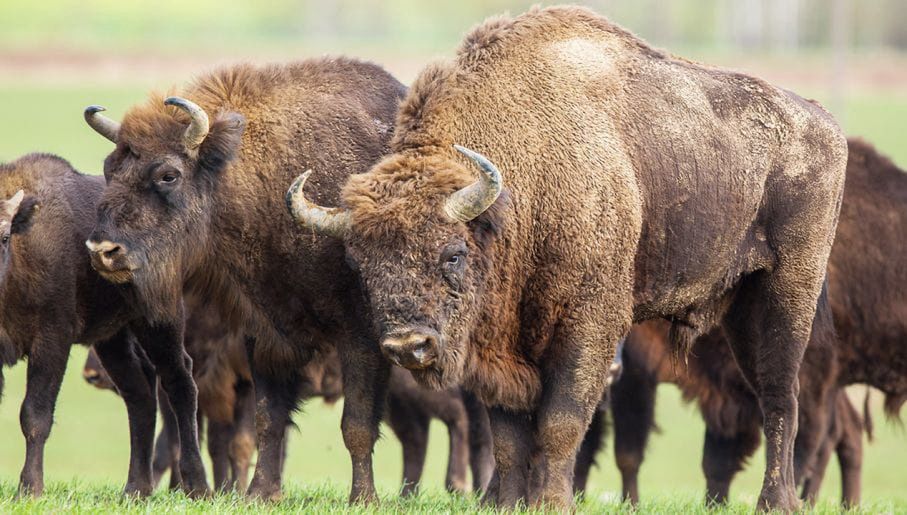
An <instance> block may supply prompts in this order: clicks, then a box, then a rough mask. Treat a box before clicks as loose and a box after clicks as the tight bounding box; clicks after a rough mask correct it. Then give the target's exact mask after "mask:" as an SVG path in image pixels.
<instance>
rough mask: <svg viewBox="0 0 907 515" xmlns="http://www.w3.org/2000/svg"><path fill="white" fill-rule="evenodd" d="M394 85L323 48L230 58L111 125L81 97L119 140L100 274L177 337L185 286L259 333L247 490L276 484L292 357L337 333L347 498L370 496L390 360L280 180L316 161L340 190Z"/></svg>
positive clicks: (98, 248) (390, 106)
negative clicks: (298, 218) (272, 58)
mask: <svg viewBox="0 0 907 515" xmlns="http://www.w3.org/2000/svg"><path fill="white" fill-rule="evenodd" d="M404 92H405V88H404V87H403V86H402V85H401V84H400V83H399V82H397V81H396V80H395V79H394V78H393V77H391V76H390V75H389V74H388V73H386V72H385V71H384V70H382V69H381V68H380V67H378V66H376V65H373V64H369V63H363V62H359V61H354V60H350V59H344V58H333V59H330V58H324V59H315V60H308V61H301V62H297V63H293V64H287V65H270V66H263V67H255V66H250V65H239V66H233V67H229V68H225V69H222V70H219V71H217V72H214V73H211V74H208V75H204V76H201V77H200V78H198V79H197V80H196V81H195V82H194V83H193V84H191V85H189V86H188V87H186V88H185V89H183V90H182V92H180V93H179V94H180V95H182V96H180V97H176V96H174V97H170V98H167V99H165V98H163V97H160V96H157V95H151V97H150V99H149V101H148V102H147V103H146V104H144V105H141V106H138V107H135V108H133V109H132V110H130V111H129V112H128V113H127V114H126V116H125V117H124V118H123V120H122V122H121V123H118V122H115V121H113V120H110V119H108V118H104V117H102V116H101V115H100V114H99V113H98V112H97V109H92V108H89V113H88V115H89V117H90V119H91V120H92V123H93V126H94V127H95V128H97V129H98V132H100V133H101V134H102V135H104V136H105V137H107V138H108V139H110V140H111V141H113V142H115V143H116V149H115V150H114V151H113V152H112V153H111V154H110V155H109V156H108V157H107V160H106V161H105V165H104V175H105V177H106V179H107V188H106V190H105V191H104V196H103V198H102V200H101V202H100V205H99V207H98V212H97V225H96V227H95V231H94V232H93V233H92V234H91V237H90V238H89V246H90V247H91V248H92V249H93V250H94V252H95V256H96V257H97V259H96V261H97V266H98V269H99V271H100V272H101V274H102V275H104V277H106V278H108V279H109V280H111V281H113V282H117V283H129V284H131V285H132V287H133V288H134V289H135V290H136V293H137V297H138V298H139V299H141V301H142V302H143V307H144V313H145V316H146V317H147V318H148V319H149V320H150V321H152V323H153V325H154V326H155V327H157V328H159V332H161V333H164V334H166V335H177V336H178V335H179V334H180V332H181V327H182V324H183V309H182V296H183V292H184V290H185V291H188V292H190V293H192V292H194V293H195V294H198V295H200V296H201V297H203V298H206V299H208V300H209V301H210V302H211V303H212V306H213V308H214V309H217V310H218V311H219V313H220V314H221V316H222V317H223V319H224V321H225V322H224V323H225V324H226V325H227V326H228V327H230V328H231V329H233V330H236V331H238V332H241V333H242V334H251V335H255V336H256V341H255V342H254V343H253V344H250V349H251V350H253V352H252V354H253V356H252V361H251V363H250V365H251V367H252V372H253V381H254V385H255V395H256V406H257V414H256V420H257V435H258V442H257V443H258V451H259V459H258V464H257V467H256V470H255V474H254V476H253V478H252V483H251V485H250V487H249V492H250V494H252V495H255V496H259V497H265V498H276V497H278V496H279V495H280V469H281V467H280V464H281V456H282V452H281V449H282V447H283V443H282V442H283V439H284V433H285V430H284V429H285V427H286V426H287V424H288V423H289V422H290V419H289V416H290V412H291V411H292V410H293V409H294V408H295V407H296V405H297V400H298V399H299V393H300V388H301V371H302V367H303V365H304V364H305V363H306V361H307V360H308V359H309V357H310V356H311V354H312V353H313V351H316V350H317V349H319V348H322V347H323V346H325V345H328V344H329V343H333V344H336V345H337V346H338V352H339V354H340V357H341V360H342V362H343V368H344V371H345V372H346V373H345V374H344V377H345V378H346V380H345V381H344V396H345V398H346V402H345V403H344V412H343V422H342V431H343V439H344V442H345V444H346V446H347V448H348V449H349V452H350V455H351V458H352V462H353V485H352V493H351V500H358V499H370V498H373V497H375V490H374V479H373V476H372V465H371V455H372V447H373V444H374V441H375V439H376V438H377V436H378V423H379V421H380V418H381V406H382V405H383V402H384V394H385V389H386V383H387V375H388V364H387V363H386V361H385V360H384V358H383V357H382V356H381V353H380V351H379V350H378V346H377V342H376V341H375V336H374V335H373V332H372V324H371V321H370V319H369V315H368V312H367V309H365V308H366V306H365V305H364V303H363V294H362V291H361V290H360V289H359V281H358V277H357V276H356V274H354V273H353V272H352V271H351V270H350V268H349V267H348V266H347V264H346V261H345V260H344V258H343V255H344V251H343V247H342V245H341V244H339V243H338V242H336V241H334V240H333V239H331V238H324V237H318V236H315V235H313V234H311V233H304V232H301V231H299V230H298V227H297V226H296V224H295V223H294V222H293V220H292V218H291V217H290V216H289V215H288V214H287V212H286V210H285V209H284V191H285V190H286V187H287V185H288V184H289V183H290V182H291V180H292V177H293V176H294V175H295V174H296V173H298V171H300V170H305V169H306V168H307V167H317V168H318V169H322V168H324V169H325V170H326V173H324V174H323V175H321V176H320V180H321V183H320V186H321V190H322V191H323V194H324V196H323V197H322V198H321V200H323V201H326V202H332V201H336V199H337V198H338V193H339V189H340V186H341V185H342V184H343V182H344V181H345V180H346V178H347V177H348V176H349V174H351V173H355V172H357V171H365V170H366V169H368V167H369V166H371V165H372V164H373V163H375V162H376V161H377V160H378V158H379V157H381V156H382V155H383V154H384V153H385V152H386V151H387V149H388V143H389V140H390V127H391V126H392V123H393V117H394V113H395V111H396V108H397V105H398V103H399V101H400V99H401V98H402V96H403V94H404ZM191 388H192V387H191V385H185V386H184V389H183V391H185V392H186V393H185V394H181V396H178V397H177V398H176V399H174V395H169V397H170V401H171V404H172V405H173V408H174V411H175V412H176V413H177V418H178V419H179V420H185V419H186V417H188V416H190V415H191V416H192V417H193V419H194V416H195V403H194V402H192V400H191V398H192V391H191V390H190V389H191ZM168 394H170V392H169V391H168ZM190 429H192V428H190ZM185 430H186V429H185V428H184V427H183V426H182V425H181V426H180V428H179V431H180V434H181V435H183V434H184V432H185ZM181 465H182V460H181ZM183 479H184V480H185V479H186V476H185V474H183Z"/></svg>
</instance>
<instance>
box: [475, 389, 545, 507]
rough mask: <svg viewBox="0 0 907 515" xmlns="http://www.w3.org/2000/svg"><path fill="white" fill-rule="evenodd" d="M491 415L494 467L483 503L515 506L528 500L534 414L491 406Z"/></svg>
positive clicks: (489, 409) (489, 411)
mask: <svg viewBox="0 0 907 515" xmlns="http://www.w3.org/2000/svg"><path fill="white" fill-rule="evenodd" d="M488 418H489V420H490V422H491V434H492V435H493V437H494V444H493V448H494V461H495V468H494V473H493V474H492V476H491V481H490V482H489V483H488V488H487V489H486V490H485V495H484V497H483V498H482V502H483V503H484V504H486V505H493V506H496V507H498V508H515V507H516V506H517V504H518V503H520V502H521V501H525V500H526V497H527V495H528V491H529V486H530V485H529V482H530V475H529V472H530V471H529V462H530V456H531V454H532V452H533V446H532V417H531V416H529V414H526V413H514V412H511V411H508V410H505V409H503V408H500V407H490V408H488Z"/></svg>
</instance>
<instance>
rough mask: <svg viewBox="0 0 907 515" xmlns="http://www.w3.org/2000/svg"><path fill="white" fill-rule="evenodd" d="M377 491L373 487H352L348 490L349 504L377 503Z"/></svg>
mask: <svg viewBox="0 0 907 515" xmlns="http://www.w3.org/2000/svg"><path fill="white" fill-rule="evenodd" d="M377 503H378V493H377V492H375V489H374V488H369V489H366V488H363V489H353V491H352V492H350V504H360V505H362V504H377Z"/></svg>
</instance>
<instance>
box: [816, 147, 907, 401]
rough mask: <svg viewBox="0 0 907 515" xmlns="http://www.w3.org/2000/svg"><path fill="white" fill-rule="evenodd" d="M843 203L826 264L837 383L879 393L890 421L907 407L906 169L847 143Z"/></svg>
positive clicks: (873, 152)
mask: <svg viewBox="0 0 907 515" xmlns="http://www.w3.org/2000/svg"><path fill="white" fill-rule="evenodd" d="M848 144H849V151H850V154H849V155H850V158H849V160H848V162H847V183H846V185H845V188H844V203H843V204H842V205H841V217H840V221H839V223H838V230H837V234H836V236H835V244H834V247H833V248H832V252H831V257H830V258H829V260H828V295H829V300H830V302H831V310H832V315H833V318H834V323H835V330H836V332H837V337H838V340H839V345H838V355H837V362H838V367H837V372H838V374H839V375H838V383H839V384H841V385H847V384H854V383H865V384H868V385H870V386H873V387H875V388H878V389H879V390H881V391H882V392H884V393H885V395H886V399H885V410H886V412H887V413H888V414H889V415H891V416H896V415H897V413H898V412H899V411H900V409H901V406H903V404H904V402H905V401H907V288H905V287H903V285H907V266H900V261H899V260H900V259H901V258H905V259H907V252H905V251H904V250H902V249H901V248H900V244H901V242H902V241H903V235H904V234H907V208H905V206H907V171H905V170H904V169H902V168H899V167H897V166H896V165H895V164H894V163H892V162H891V160H890V159H888V158H886V157H885V156H883V155H881V154H879V153H878V152H877V151H876V150H875V149H874V148H873V147H872V145H870V144H868V143H866V142H864V141H862V140H859V139H850V140H849V141H848Z"/></svg>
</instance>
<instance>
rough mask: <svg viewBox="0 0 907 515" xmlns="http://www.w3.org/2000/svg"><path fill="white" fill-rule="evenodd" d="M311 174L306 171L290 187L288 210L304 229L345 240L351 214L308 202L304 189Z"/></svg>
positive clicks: (287, 198) (287, 199)
mask: <svg viewBox="0 0 907 515" xmlns="http://www.w3.org/2000/svg"><path fill="white" fill-rule="evenodd" d="M311 174H312V171H311V170H306V172H305V173H303V174H302V175H300V176H299V177H297V178H296V180H295V181H293V184H292V185H290V189H289V190H287V196H286V201H287V209H288V210H289V211H290V215H292V216H293V219H295V220H296V221H297V222H299V224H300V225H302V226H303V227H308V228H309V229H312V230H313V231H315V232H319V233H321V234H326V235H328V236H333V237H335V238H343V237H344V236H346V234H347V233H348V232H349V229H350V224H351V220H350V214H349V213H348V212H346V211H345V210H343V209H339V208H336V207H321V206H319V205H318V204H315V203H312V202H309V201H308V200H306V198H305V192H304V191H303V188H305V181H306V179H308V178H309V175H311Z"/></svg>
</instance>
